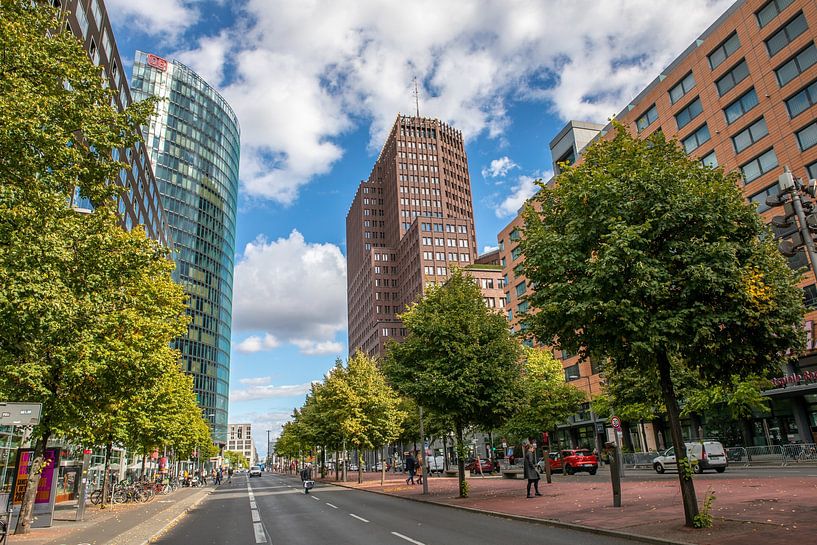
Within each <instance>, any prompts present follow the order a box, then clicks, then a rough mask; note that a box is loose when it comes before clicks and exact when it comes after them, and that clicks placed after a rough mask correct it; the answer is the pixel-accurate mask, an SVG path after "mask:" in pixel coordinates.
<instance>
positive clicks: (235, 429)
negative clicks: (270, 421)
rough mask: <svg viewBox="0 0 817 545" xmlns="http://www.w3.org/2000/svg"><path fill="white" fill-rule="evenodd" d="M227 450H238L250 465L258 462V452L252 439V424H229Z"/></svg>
mask: <svg viewBox="0 0 817 545" xmlns="http://www.w3.org/2000/svg"><path fill="white" fill-rule="evenodd" d="M229 428H230V429H229V434H230V435H229V436H228V438H227V450H232V451H235V452H240V453H241V454H243V455H244V457H245V458H246V459H247V461H248V462H249V463H250V465H253V464H257V463H258V453H257V452H256V450H255V443H254V442H253V439H252V424H230V425H229Z"/></svg>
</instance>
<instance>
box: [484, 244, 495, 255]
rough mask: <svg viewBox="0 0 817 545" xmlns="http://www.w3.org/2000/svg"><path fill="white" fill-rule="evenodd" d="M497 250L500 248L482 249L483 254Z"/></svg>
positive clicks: (487, 247) (489, 247)
mask: <svg viewBox="0 0 817 545" xmlns="http://www.w3.org/2000/svg"><path fill="white" fill-rule="evenodd" d="M496 250H499V246H485V247H484V248H482V253H483V254H488V253H491V252H494V251H496Z"/></svg>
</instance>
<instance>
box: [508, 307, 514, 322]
mask: <svg viewBox="0 0 817 545" xmlns="http://www.w3.org/2000/svg"><path fill="white" fill-rule="evenodd" d="M511 320H513V309H512V308H509V309H508V321H509V322H510V321H511Z"/></svg>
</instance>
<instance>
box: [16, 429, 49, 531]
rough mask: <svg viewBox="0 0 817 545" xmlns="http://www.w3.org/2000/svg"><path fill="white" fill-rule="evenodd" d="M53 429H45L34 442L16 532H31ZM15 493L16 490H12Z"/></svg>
mask: <svg viewBox="0 0 817 545" xmlns="http://www.w3.org/2000/svg"><path fill="white" fill-rule="evenodd" d="M50 436H51V431H50V430H48V429H46V430H44V431H43V435H42V437H40V439H38V440H37V442H36V443H35V444H34V452H33V457H34V459H33V460H32V461H31V469H29V472H28V482H27V483H26V493H25V495H24V496H23V504H22V506H21V507H20V516H19V517H18V518H17V527H16V528H15V530H14V533H15V534H28V533H30V532H31V523H32V522H33V521H34V501H35V500H36V499H37V486H38V485H39V483H40V475H42V473H43V469H44V467H45V464H44V461H45V447H46V445H48V439H49V437H50ZM11 493H12V494H13V493H14V491H13V490H12V491H11Z"/></svg>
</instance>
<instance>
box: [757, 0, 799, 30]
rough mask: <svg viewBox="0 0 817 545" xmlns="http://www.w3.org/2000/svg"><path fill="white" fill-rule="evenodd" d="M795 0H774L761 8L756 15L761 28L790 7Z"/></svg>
mask: <svg viewBox="0 0 817 545" xmlns="http://www.w3.org/2000/svg"><path fill="white" fill-rule="evenodd" d="M792 2H794V0H772V1H771V2H768V3H766V4H765V5H764V6H763V7H762V8H760V9H759V10H758V11H757V13H755V17H757V24H758V25H760V28H763V27H764V26H766V25H768V24H769V23H771V22H772V20H773V19H774V18H775V17H777V16H778V15H780V12H781V11H783V10H784V9H786V8H787V7H789V6H790V5H791V4H792Z"/></svg>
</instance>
